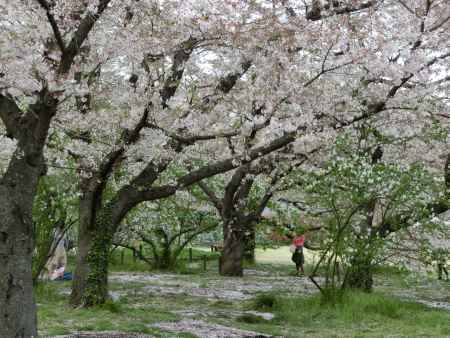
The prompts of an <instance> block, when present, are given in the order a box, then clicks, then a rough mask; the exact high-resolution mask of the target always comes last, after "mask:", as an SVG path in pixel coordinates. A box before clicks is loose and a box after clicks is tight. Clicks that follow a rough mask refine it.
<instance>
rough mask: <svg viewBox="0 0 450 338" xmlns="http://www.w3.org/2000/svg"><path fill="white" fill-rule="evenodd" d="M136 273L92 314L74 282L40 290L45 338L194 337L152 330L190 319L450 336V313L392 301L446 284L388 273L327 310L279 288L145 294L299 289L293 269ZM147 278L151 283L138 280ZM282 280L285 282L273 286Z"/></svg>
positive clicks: (333, 332)
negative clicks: (72, 295)
mask: <svg viewBox="0 0 450 338" xmlns="http://www.w3.org/2000/svg"><path fill="white" fill-rule="evenodd" d="M128 262H129V263H131V264H130V265H129V266H128V267H127V268H126V269H124V270H123V271H130V270H131V271H133V269H132V266H131V265H132V264H133V262H132V260H129V261H128ZM114 270H117V266H116V269H114ZM137 270H138V271H134V272H127V274H130V275H131V274H134V279H133V280H132V281H129V282H127V281H125V282H120V283H119V282H118V281H117V280H114V279H113V280H112V281H111V283H110V289H111V290H112V291H114V292H116V293H117V294H120V297H119V298H118V300H116V301H115V302H113V301H109V302H108V303H107V304H105V305H104V306H102V307H97V308H91V309H73V308H71V307H69V306H68V305H67V302H68V294H67V292H68V291H69V289H70V282H49V283H42V284H39V285H38V286H37V287H36V298H37V303H38V311H39V313H38V316H39V327H40V337H44V338H46V337H52V336H55V335H60V334H68V333H71V332H73V331H114V330H115V331H129V332H141V333H147V334H152V335H154V336H155V337H184V338H186V337H194V336H192V335H191V334H189V333H188V332H186V333H183V334H176V335H174V334H173V333H170V332H164V331H161V330H160V329H157V328H154V327H152V325H153V324H155V323H159V322H165V321H175V320H182V319H189V318H191V319H200V320H203V321H206V322H210V323H218V324H222V325H226V326H229V327H234V328H240V329H246V330H250V331H256V332H260V333H265V334H270V335H275V336H281V337H287V338H294V337H295V338H297V337H313V338H316V337H317V338H321V337H354V338H356V337H389V336H395V337H446V336H450V325H448V323H450V312H449V311H443V310H433V309H430V308H428V307H426V306H424V305H421V304H418V303H415V302H413V301H407V300H402V299H400V298H398V297H395V296H393V295H394V294H395V293H394V291H395V292H397V291H398V290H402V291H404V292H412V290H413V289H414V290H416V287H418V288H419V291H420V290H422V291H423V290H425V289H427V288H426V286H427V285H430V290H428V289H427V290H428V291H427V292H429V293H431V292H432V291H433V290H435V291H436V290H437V291H438V292H440V293H441V295H440V296H441V298H442V290H444V291H445V290H449V286H448V285H446V284H445V282H439V283H440V284H439V286H440V289H437V288H436V285H437V284H436V281H434V280H433V281H429V284H427V283H428V282H427V283H425V282H423V281H421V282H420V283H419V282H416V283H415V284H414V283H412V282H411V277H410V276H407V275H406V274H404V273H396V272H395V271H391V270H389V269H388V270H380V271H379V272H378V274H377V278H376V283H375V285H376V288H375V292H374V293H372V294H364V293H350V294H348V295H347V296H346V297H345V298H344V299H343V300H342V301H341V302H340V303H339V304H336V305H334V306H332V305H327V304H323V302H322V301H321V298H320V296H319V294H318V293H316V294H313V295H312V296H311V295H309V296H308V295H307V293H306V292H305V293H299V292H294V291H292V290H290V289H289V290H288V291H286V290H281V289H280V290H279V289H277V287H278V286H277V287H274V288H272V289H271V290H270V292H258V291H255V292H252V294H251V295H252V299H250V300H247V301H241V300H237V299H210V298H208V297H200V296H193V295H188V294H186V293H180V294H163V293H158V292H156V293H155V292H148V293H146V292H145V290H149V289H148V287H150V286H158V287H164V285H166V286H167V287H171V288H181V289H182V288H185V287H186V288H187V287H188V286H192V285H197V287H198V288H203V289H208V288H216V289H217V288H220V287H225V286H226V285H228V287H230V285H231V286H232V287H234V286H236V290H237V289H239V287H240V286H242V287H243V288H244V289H245V287H248V286H249V285H251V284H254V285H272V286H274V285H283V283H284V281H285V280H286V281H287V280H289V281H291V282H293V283H295V284H296V283H297V280H298V281H299V283H300V281H301V280H302V279H296V277H294V276H291V273H292V270H293V269H292V267H289V266H283V267H280V266H276V265H275V266H272V265H261V264H259V265H255V266H252V267H251V269H250V270H248V274H247V276H246V277H245V278H243V279H238V278H229V279H225V278H221V277H220V276H219V275H218V274H217V264H213V262H210V263H208V271H207V272H203V271H196V270H193V269H188V270H189V271H190V274H186V272H185V271H179V272H178V273H174V272H172V273H170V274H161V272H154V273H155V274H156V273H157V274H158V275H155V274H152V272H148V271H147V272H145V273H142V272H139V271H141V270H140V269H137ZM150 275H151V276H152V278H147V279H145V278H142V279H139V278H141V277H140V276H150ZM136 276H137V279H136ZM153 277H155V278H153ZM408 278H409V279H408ZM280 280H281V284H280V283H279V284H275V281H280ZM303 280H304V279H303ZM408 280H409V281H408ZM405 281H406V282H405ZM447 283H448V282H447ZM146 288H147V289H146ZM431 289H433V290H431ZM153 290H154V289H153ZM224 291H226V290H224ZM246 292H247V291H244V294H246ZM437 296H439V295H437ZM255 312H256V315H255ZM258 312H260V313H268V312H270V313H273V314H274V315H275V318H274V319H272V320H265V319H262V318H261V317H259V316H258Z"/></svg>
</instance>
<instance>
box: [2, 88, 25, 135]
mask: <svg viewBox="0 0 450 338" xmlns="http://www.w3.org/2000/svg"><path fill="white" fill-rule="evenodd" d="M21 117H22V111H21V110H20V108H19V107H18V106H17V103H16V101H15V100H14V98H13V97H12V96H10V95H9V94H6V95H4V94H2V93H0V118H1V119H2V121H3V123H4V124H5V127H6V132H7V136H8V137H12V138H15V139H16V140H17V139H19V134H20V128H19V125H20V119H21Z"/></svg>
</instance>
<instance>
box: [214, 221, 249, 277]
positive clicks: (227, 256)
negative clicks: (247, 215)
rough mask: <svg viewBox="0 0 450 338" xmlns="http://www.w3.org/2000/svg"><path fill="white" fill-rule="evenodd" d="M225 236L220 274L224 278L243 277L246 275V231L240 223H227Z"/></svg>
mask: <svg viewBox="0 0 450 338" xmlns="http://www.w3.org/2000/svg"><path fill="white" fill-rule="evenodd" d="M223 236H224V241H223V250H222V255H221V256H220V261H219V273H220V274H221V275H222V276H232V277H242V276H243V274H244V270H243V260H244V231H243V229H242V227H241V226H240V224H239V223H235V222H232V223H225V224H224V227H223Z"/></svg>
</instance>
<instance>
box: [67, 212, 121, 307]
mask: <svg viewBox="0 0 450 338" xmlns="http://www.w3.org/2000/svg"><path fill="white" fill-rule="evenodd" d="M108 210H109V208H103V209H102V210H100V211H99V212H98V213H97V215H96V220H95V223H94V226H93V227H92V229H88V228H86V227H80V234H79V236H80V237H79V245H80V246H79V255H78V260H77V266H76V270H75V275H74V281H73V284H72V294H71V300H70V302H71V304H72V305H73V306H86V307H89V306H94V305H100V304H103V303H105V301H106V300H107V299H108V266H109V252H110V250H111V246H112V238H113V236H114V232H115V227H114V225H113V223H112V220H111V217H110V214H109V213H108Z"/></svg>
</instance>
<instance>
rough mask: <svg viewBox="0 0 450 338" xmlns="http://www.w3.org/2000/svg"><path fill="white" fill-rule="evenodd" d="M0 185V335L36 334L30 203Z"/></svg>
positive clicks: (22, 337)
mask: <svg viewBox="0 0 450 338" xmlns="http://www.w3.org/2000/svg"><path fill="white" fill-rule="evenodd" d="M23 203H24V204H22V203H21V201H20V200H16V199H15V198H14V194H11V193H10V191H9V189H7V188H6V187H5V186H4V185H0V220H1V223H0V337H5V338H6V337H8V338H9V337H11V338H30V337H37V323H36V306H35V302H34V296H33V281H32V277H31V260H32V253H33V230H32V229H33V225H32V221H31V204H29V202H28V203H27V201H24V202H23Z"/></svg>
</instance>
